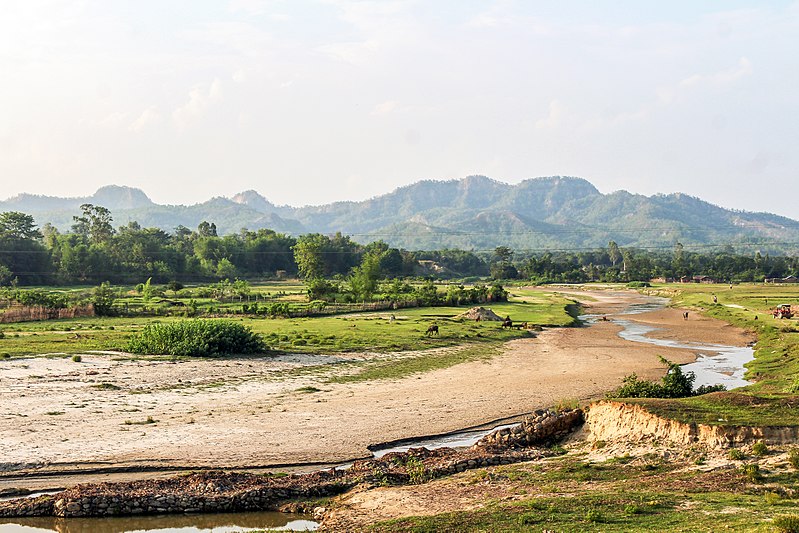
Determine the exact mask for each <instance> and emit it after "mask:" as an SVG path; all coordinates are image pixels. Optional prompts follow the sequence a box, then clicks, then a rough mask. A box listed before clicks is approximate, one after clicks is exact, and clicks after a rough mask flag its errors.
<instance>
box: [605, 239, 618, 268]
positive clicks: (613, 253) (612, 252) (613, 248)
mask: <svg viewBox="0 0 799 533" xmlns="http://www.w3.org/2000/svg"><path fill="white" fill-rule="evenodd" d="M608 257H609V258H610V262H611V264H612V265H613V266H616V263H618V262H619V260H621V250H619V245H618V244H616V241H610V242H609V243H608Z"/></svg>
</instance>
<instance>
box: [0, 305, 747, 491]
mask: <svg viewBox="0 0 799 533" xmlns="http://www.w3.org/2000/svg"><path fill="white" fill-rule="evenodd" d="M583 294H585V295H587V296H589V297H590V298H591V299H592V301H591V302H590V304H589V305H591V306H592V309H591V311H592V312H597V313H608V314H612V313H613V312H614V311H617V310H619V309H620V308H621V307H622V306H624V305H627V304H628V303H630V302H632V301H635V300H636V299H637V298H639V297H638V296H637V295H635V294H634V293H625V294H617V293H614V294H607V293H601V292H597V293H583ZM675 313H678V311H675V310H664V311H659V312H655V313H647V314H645V315H635V316H630V317H626V318H631V319H633V320H641V321H645V322H646V323H647V324H651V325H654V326H656V327H660V328H663V329H662V330H659V331H658V332H656V334H657V335H673V336H674V337H673V338H679V339H681V340H687V341H692V340H693V341H703V342H715V343H723V344H731V345H742V344H745V343H746V342H749V341H750V340H751V339H750V338H749V337H747V336H746V335H744V334H743V333H742V332H740V331H739V330H735V329H734V328H730V327H729V326H726V325H725V324H723V323H721V322H718V321H714V320H710V319H702V320H699V319H698V317H696V319H695V320H689V321H688V322H687V323H685V322H684V321H682V318H681V315H680V320H679V322H678V321H675V320H674V317H673V316H672V314H675ZM692 318H694V317H692ZM618 331H619V327H618V326H617V325H614V324H613V323H611V322H602V323H599V324H597V325H595V326H592V327H590V328H570V329H552V330H547V331H544V332H543V333H541V334H540V335H539V336H538V337H537V338H535V339H533V338H531V339H523V340H517V341H513V342H511V343H508V345H507V346H506V349H505V351H504V352H503V353H502V354H501V355H499V356H496V357H494V358H492V359H491V360H490V361H487V362H473V363H465V364H461V365H457V366H455V367H451V368H447V369H443V370H438V371H434V372H429V373H427V374H423V375H418V376H411V377H408V378H406V379H402V380H397V381H380V382H365V383H353V384H344V385H331V384H320V383H319V381H318V377H317V378H315V377H314V376H313V375H311V376H295V377H288V378H287V377H280V378H278V377H277V375H278V371H279V370H285V369H287V368H292V367H297V366H301V365H305V364H309V361H307V360H305V359H303V358H302V357H295V358H280V359H277V360H276V359H257V358H254V359H252V358H251V359H233V360H226V361H224V362H214V363H209V362H207V361H188V362H179V363H169V362H142V361H115V360H113V358H112V357H111V356H108V355H96V354H95V355H91V354H88V355H87V356H85V357H84V362H83V363H80V364H78V363H74V362H72V361H70V360H66V359H45V358H33V359H26V360H14V361H9V362H5V363H3V364H2V365H0V397H2V399H3V400H2V406H0V433H2V435H3V439H2V441H0V457H2V462H0V489H2V488H5V487H10V486H13V487H31V488H37V487H46V486H69V485H71V484H74V483H76V482H80V481H85V480H88V479H91V480H93V481H96V480H102V479H105V478H109V477H112V478H113V479H124V478H132V477H137V476H136V475H134V474H123V475H115V476H94V477H87V476H86V475H73V476H61V477H55V478H51V479H43V478H39V477H37V478H27V479H25V478H20V477H16V476H17V474H19V473H21V472H20V471H21V470H22V471H29V472H30V471H38V472H41V471H54V470H59V469H61V470H63V469H66V470H73V469H83V468H97V467H111V466H142V467H147V466H158V467H163V468H167V469H168V468H179V467H215V468H235V467H252V466H258V465H260V466H268V465H273V464H286V463H303V462H338V461H343V460H347V459H351V458H355V457H364V456H368V455H369V452H368V450H367V446H368V445H369V444H374V443H378V442H383V441H390V440H394V439H400V438H406V437H410V436H416V435H428V434H437V433H444V432H447V431H452V430H456V429H460V428H464V427H469V426H475V425H479V424H482V423H485V422H487V421H490V420H495V419H500V418H506V417H511V416H514V415H520V414H524V413H526V412H530V411H532V410H534V409H536V408H539V407H542V406H550V405H553V404H557V403H558V402H559V401H561V400H570V399H587V398H591V397H599V396H602V395H604V393H605V391H607V390H609V389H612V388H613V387H615V386H617V385H618V384H619V383H620V381H621V379H622V378H623V377H624V376H626V375H628V374H630V373H632V372H635V373H637V374H638V375H639V376H645V377H648V378H652V379H655V378H657V377H659V376H660V375H662V373H663V371H664V368H663V366H662V365H660V364H659V362H658V356H659V355H662V356H664V357H667V358H668V359H670V360H673V361H676V362H681V363H682V362H689V361H691V360H693V354H691V353H690V352H688V351H685V350H677V349H669V348H660V347H655V346H651V345H644V344H637V343H632V342H629V341H624V340H622V339H621V338H619V337H618V336H617V332H618ZM348 357H352V356H348ZM360 357H369V354H360ZM313 362H315V361H311V363H313ZM102 383H113V384H115V385H116V386H119V387H121V389H119V390H110V389H107V390H102V389H100V388H98V385H100V384H102ZM308 385H312V386H315V387H317V388H319V389H321V391H320V392H314V393H306V392H300V391H298V389H300V388H301V387H303V386H308ZM148 417H150V418H151V419H152V420H153V421H155V423H151V424H147V423H144V422H146V421H147V419H148ZM150 475H151V474H150Z"/></svg>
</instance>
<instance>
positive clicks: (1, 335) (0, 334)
mask: <svg viewBox="0 0 799 533" xmlns="http://www.w3.org/2000/svg"><path fill="white" fill-rule="evenodd" d="M5 336H6V334H5V333H3V332H2V331H0V339H2V338H4V337H5Z"/></svg>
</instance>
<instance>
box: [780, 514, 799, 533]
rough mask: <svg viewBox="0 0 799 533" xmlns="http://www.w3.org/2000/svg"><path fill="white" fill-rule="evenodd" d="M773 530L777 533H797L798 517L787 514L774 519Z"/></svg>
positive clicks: (798, 527) (798, 528)
mask: <svg viewBox="0 0 799 533" xmlns="http://www.w3.org/2000/svg"><path fill="white" fill-rule="evenodd" d="M774 528H775V529H776V530H777V531H778V532H779V533H799V515H796V514H788V515H780V516H778V517H776V518H774Z"/></svg>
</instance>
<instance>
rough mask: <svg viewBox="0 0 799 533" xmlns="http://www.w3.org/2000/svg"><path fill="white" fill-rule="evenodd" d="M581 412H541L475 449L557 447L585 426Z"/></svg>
mask: <svg viewBox="0 0 799 533" xmlns="http://www.w3.org/2000/svg"><path fill="white" fill-rule="evenodd" d="M583 420H584V417H583V411H582V410H581V409H567V410H565V411H560V412H555V411H551V410H548V409H539V410H537V411H535V412H534V413H533V414H532V415H531V416H528V417H525V418H524V420H522V423H521V424H519V425H518V426H514V427H512V428H505V429H500V430H498V431H494V432H492V433H490V434H488V435H486V436H485V437H483V438H482V439H480V441H478V443H477V444H475V446H477V447H483V448H499V449H508V448H511V449H512V448H525V447H528V446H541V445H548V444H554V443H555V442H557V441H559V440H561V439H563V438H564V437H566V436H567V435H569V434H570V433H571V432H572V431H574V430H575V429H576V428H577V427H578V426H580V425H582V423H583Z"/></svg>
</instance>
